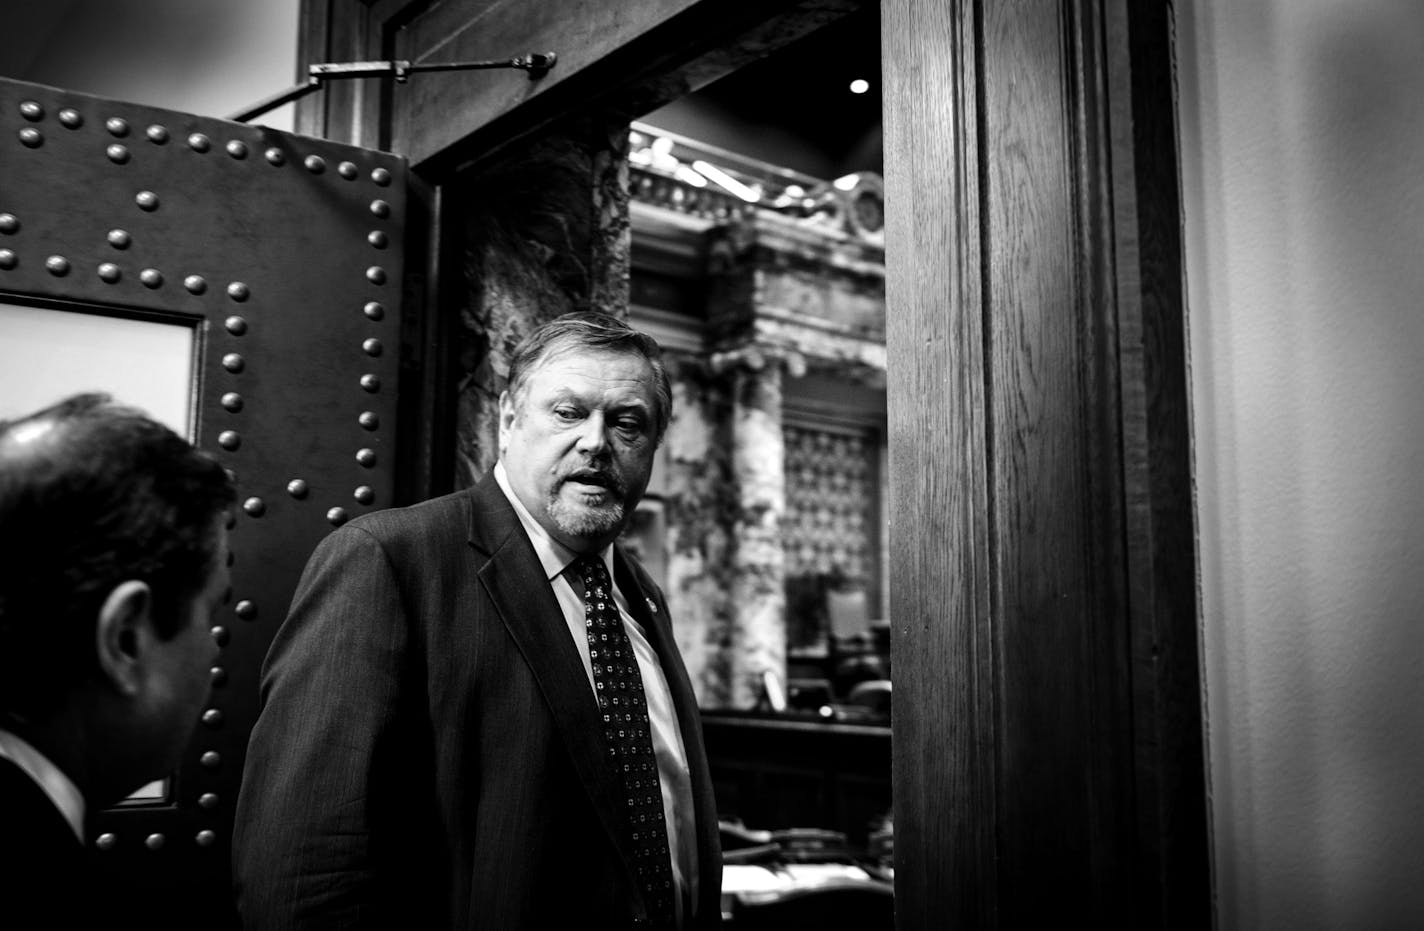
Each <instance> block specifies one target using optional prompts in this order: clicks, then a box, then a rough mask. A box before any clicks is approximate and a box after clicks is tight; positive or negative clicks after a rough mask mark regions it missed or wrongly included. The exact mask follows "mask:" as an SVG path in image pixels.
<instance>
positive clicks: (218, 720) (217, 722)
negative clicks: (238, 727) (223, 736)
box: [203, 708, 223, 727]
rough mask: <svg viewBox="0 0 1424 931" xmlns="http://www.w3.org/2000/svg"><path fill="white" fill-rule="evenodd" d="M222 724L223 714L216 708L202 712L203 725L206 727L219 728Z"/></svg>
mask: <svg viewBox="0 0 1424 931" xmlns="http://www.w3.org/2000/svg"><path fill="white" fill-rule="evenodd" d="M222 722H223V713H222V711H221V710H219V709H217V708H209V709H208V710H207V711H204V712H203V723H204V724H206V725H207V726H208V727H219V726H221V725H222Z"/></svg>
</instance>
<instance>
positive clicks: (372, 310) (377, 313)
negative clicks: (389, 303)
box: [362, 301, 386, 320]
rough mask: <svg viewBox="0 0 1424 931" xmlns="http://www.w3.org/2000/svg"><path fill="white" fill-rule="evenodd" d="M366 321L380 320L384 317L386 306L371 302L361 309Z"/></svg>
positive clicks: (378, 302)
mask: <svg viewBox="0 0 1424 931" xmlns="http://www.w3.org/2000/svg"><path fill="white" fill-rule="evenodd" d="M362 311H363V312H364V313H365V314H366V316H367V318H368V319H371V320H380V319H382V318H384V317H385V316H386V305H385V304H382V303H381V302H380V301H371V302H369V303H367V304H366V306H365V307H363V308H362Z"/></svg>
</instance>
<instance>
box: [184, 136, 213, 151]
mask: <svg viewBox="0 0 1424 931" xmlns="http://www.w3.org/2000/svg"><path fill="white" fill-rule="evenodd" d="M212 146H213V143H212V140H211V139H209V138H208V137H207V136H205V135H203V134H202V133H193V134H192V135H191V136H189V137H188V148H190V149H192V150H193V151H194V152H206V151H208V149H210V148H212Z"/></svg>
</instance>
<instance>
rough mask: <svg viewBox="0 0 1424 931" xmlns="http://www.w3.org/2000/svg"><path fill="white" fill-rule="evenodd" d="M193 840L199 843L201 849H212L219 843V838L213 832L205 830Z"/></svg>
mask: <svg viewBox="0 0 1424 931" xmlns="http://www.w3.org/2000/svg"><path fill="white" fill-rule="evenodd" d="M193 840H195V841H197V844H198V846H199V847H211V846H212V845H213V844H216V843H217V841H218V836H217V835H216V834H214V833H213V832H212V831H211V830H209V829H207V828H204V829H203V830H201V831H199V832H198V833H197V835H195V836H194V838H193Z"/></svg>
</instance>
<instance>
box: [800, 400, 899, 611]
mask: <svg viewBox="0 0 1424 931" xmlns="http://www.w3.org/2000/svg"><path fill="white" fill-rule="evenodd" d="M782 431H783V434H784V438H785V444H786V447H785V448H786V516H785V519H784V521H783V524H782V540H783V545H784V547H785V553H786V575H787V576H788V577H793V576H809V575H818V574H827V573H836V572H838V573H841V574H843V575H844V576H845V579H846V581H847V582H850V583H853V584H854V583H859V584H861V585H871V584H873V573H874V572H875V571H876V569H875V559H874V553H875V546H876V544H877V542H878V541H877V537H876V532H875V522H874V519H873V517H874V513H875V502H876V497H877V491H878V489H877V480H876V476H875V456H876V450H875V446H874V444H873V442H872V441H871V438H870V437H869V436H866V435H860V436H857V435H854V434H850V433H840V432H831V431H825V430H816V429H811V428H807V427H799V426H791V425H786V426H784V427H783V428H782Z"/></svg>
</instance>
